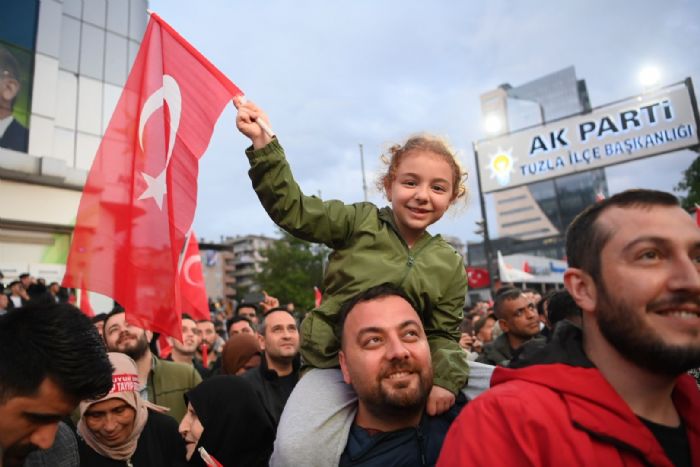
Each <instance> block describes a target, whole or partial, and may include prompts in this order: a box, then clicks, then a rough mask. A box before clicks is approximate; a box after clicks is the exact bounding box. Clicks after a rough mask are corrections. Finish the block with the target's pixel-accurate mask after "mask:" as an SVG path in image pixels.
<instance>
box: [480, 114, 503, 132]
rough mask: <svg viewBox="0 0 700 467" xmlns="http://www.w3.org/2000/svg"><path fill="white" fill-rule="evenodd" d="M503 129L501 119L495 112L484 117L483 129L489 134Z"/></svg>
mask: <svg viewBox="0 0 700 467" xmlns="http://www.w3.org/2000/svg"><path fill="white" fill-rule="evenodd" d="M502 129H503V120H501V118H500V117H499V116H498V115H496V114H489V115H487V116H486V117H484V130H486V133H488V134H489V135H495V134H498V133H500V131H501V130H502Z"/></svg>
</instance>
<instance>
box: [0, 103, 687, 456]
mask: <svg viewBox="0 0 700 467" xmlns="http://www.w3.org/2000/svg"><path fill="white" fill-rule="evenodd" d="M236 105H237V107H238V109H239V113H238V118H237V126H238V128H239V130H240V131H241V132H242V133H243V134H244V135H246V136H248V137H249V138H250V139H251V141H252V146H251V148H249V149H248V150H247V152H246V154H247V157H248V158H249V160H250V164H251V170H250V173H249V175H250V177H251V181H252V182H253V187H254V189H255V190H256V192H257V194H258V196H259V198H260V200H261V202H262V204H263V206H264V207H265V209H266V210H267V212H268V213H269V214H270V216H271V218H272V219H273V220H274V221H275V222H276V223H278V224H279V225H280V226H282V227H283V228H284V229H286V230H287V231H289V232H290V233H292V234H293V235H296V236H298V237H300V238H304V239H306V240H311V241H315V242H322V243H325V244H326V245H328V246H329V247H332V248H333V249H334V251H333V253H332V254H331V255H330V257H329V263H328V266H327V268H326V270H327V271H326V277H325V279H324V294H323V302H322V304H321V305H320V306H319V307H317V308H315V309H314V310H310V311H309V313H307V314H306V316H305V317H304V319H303V321H301V322H300V321H299V320H298V317H297V316H295V315H294V314H293V313H292V312H290V311H289V310H288V309H287V308H286V307H280V306H279V302H278V300H277V299H276V298H275V297H269V296H265V298H264V300H263V301H262V302H260V303H243V304H240V305H239V306H238V307H237V309H236V311H235V312H234V313H232V315H231V316H227V317H226V320H225V321H224V320H223V319H221V316H220V315H219V314H218V313H213V314H212V319H211V320H199V321H198V320H194V319H192V318H191V317H190V316H188V315H183V316H182V340H181V341H180V340H177V339H173V338H165V339H163V338H156V336H154V335H153V333H152V332H151V331H149V330H146V329H141V328H139V327H137V326H135V325H133V323H130V322H129V320H128V312H125V310H124V309H122V308H121V307H119V306H115V308H114V309H113V310H112V311H111V312H110V313H109V314H107V315H106V316H102V317H99V318H95V319H93V320H92V322H91V321H90V320H89V319H88V318H86V317H85V316H84V315H82V314H81V313H80V312H79V311H78V310H76V309H75V308H73V307H72V306H71V305H68V304H65V303H62V302H61V300H60V299H59V298H56V299H51V297H50V296H49V295H50V294H51V292H50V291H44V292H42V294H41V296H42V297H44V298H43V299H41V300H32V299H28V298H22V293H21V291H22V290H23V289H24V288H25V287H24V286H23V285H22V283H21V282H20V284H19V286H18V285H17V284H16V283H14V282H13V283H12V284H11V285H10V287H9V289H10V292H9V296H8V297H9V301H11V302H12V303H13V306H12V309H11V310H10V311H8V312H7V313H5V314H4V316H2V317H0V342H2V343H3V345H4V346H7V347H6V348H8V349H12V351H11V352H3V357H2V359H1V360H0V362H1V363H0V459H2V461H3V462H4V464H3V465H5V466H17V465H66V466H68V465H77V463H76V462H77V461H80V462H81V464H82V465H95V466H102V465H104V466H112V465H114V466H117V465H131V466H146V465H148V466H159V465H163V466H166V465H167V466H171V465H175V466H176V465H206V466H217V465H223V466H226V467H230V466H258V465H259V466H263V465H272V466H295V467H296V466H323V467H325V466H329V465H340V466H360V465H362V466H390V465H397V466H399V465H401V466H413V465H439V466H461V465H606V466H608V465H610V466H614V465H659V466H667V465H677V466H686V465H687V466H690V465H700V417H698V416H697V414H698V413H700V392H699V390H698V387H699V386H698V385H697V383H696V381H695V380H694V379H693V378H692V377H691V376H690V375H688V374H687V372H689V371H692V370H693V369H697V367H699V366H700V229H698V227H697V226H696V225H695V223H694V222H693V221H692V220H691V218H690V216H689V215H688V214H687V213H686V212H685V211H683V210H682V209H681V208H680V206H679V205H678V201H677V199H676V198H675V197H674V196H672V195H670V194H667V193H663V192H657V191H651V190H630V191H627V192H623V193H620V194H617V195H614V196H612V197H611V198H609V199H606V200H603V201H600V202H598V203H596V204H595V205H592V206H590V207H588V208H587V209H586V210H584V211H583V212H582V213H581V214H579V216H578V217H577V218H576V219H575V220H574V221H573V222H572V224H571V225H570V226H569V229H568V231H567V246H566V249H567V259H568V263H569V268H568V269H567V270H566V272H565V274H564V285H565V288H564V289H561V290H555V291H552V292H549V293H546V294H544V295H542V294H541V293H540V292H539V291H537V290H531V289H525V290H523V289H520V288H517V287H514V286H505V287H503V288H501V289H500V290H498V291H495V293H494V296H493V301H492V302H490V303H486V302H479V303H476V304H475V305H474V306H473V307H472V308H470V309H468V310H466V313H465V312H464V310H463V307H464V299H465V296H466V286H467V281H466V275H465V269H464V264H463V261H462V259H461V257H460V256H459V255H458V254H457V253H456V252H455V251H454V249H452V247H450V246H449V245H448V244H447V243H446V242H444V240H442V239H441V238H440V237H439V236H432V235H430V234H428V232H427V231H426V229H427V227H428V226H430V225H431V224H433V223H434V222H436V221H437V220H438V219H440V217H441V216H442V215H443V214H444V213H445V212H446V210H447V209H448V208H449V206H450V205H452V204H454V203H455V202H457V201H458V200H459V199H460V198H461V197H462V196H463V195H464V186H463V181H464V178H463V177H464V173H463V171H462V170H461V169H460V167H459V164H458V163H457V162H456V159H455V157H454V154H453V153H452V152H451V151H450V150H449V148H448V147H447V146H446V145H445V144H444V143H442V142H441V141H440V140H438V139H436V138H433V137H429V136H419V137H415V138H412V139H410V140H409V141H408V142H407V143H405V144H404V145H397V146H394V147H392V148H391V150H390V155H389V157H388V164H389V167H388V170H387V172H386V174H385V175H384V176H383V177H382V179H381V180H380V187H381V188H382V189H383V190H384V192H385V193H386V195H387V198H388V200H389V202H390V203H391V207H390V208H389V207H387V208H383V209H378V208H376V207H375V206H374V205H372V204H370V203H358V204H355V205H345V204H343V203H340V202H338V201H325V202H324V201H322V200H320V199H318V198H316V197H307V196H305V195H304V194H303V193H301V190H300V189H299V187H298V185H297V184H296V182H295V181H294V178H293V176H292V174H291V169H290V168H289V166H288V164H287V162H286V159H285V157H284V152H283V150H282V147H281V145H280V144H279V141H278V140H277V138H276V137H273V136H271V135H270V134H268V133H266V132H265V131H263V130H262V128H261V127H260V126H259V125H257V121H258V119H263V120H267V118H266V116H265V114H264V113H263V112H262V111H261V110H260V109H259V108H258V107H257V106H255V104H253V103H250V102H246V103H243V102H236ZM28 281H29V282H32V279H31V278H29V279H28ZM13 284H14V285H13ZM13 287H14V289H13ZM48 288H49V289H50V287H48ZM18 297H19V298H18ZM47 298H48V300H47ZM8 309H9V307H8ZM217 321H218V322H217ZM166 349H170V351H169V353H168V354H167V355H166V352H165V350H166ZM32 451H34V452H32Z"/></svg>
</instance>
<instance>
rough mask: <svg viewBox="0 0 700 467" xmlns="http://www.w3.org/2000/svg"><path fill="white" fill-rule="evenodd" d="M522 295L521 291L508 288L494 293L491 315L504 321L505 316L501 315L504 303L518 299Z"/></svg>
mask: <svg viewBox="0 0 700 467" xmlns="http://www.w3.org/2000/svg"><path fill="white" fill-rule="evenodd" d="M522 294H523V291H522V290H520V289H516V288H515V287H508V288H505V289H501V290H499V291H498V293H496V298H495V299H494V301H493V314H494V315H496V318H498V319H506V316H505V314H504V313H503V306H504V305H505V303H506V302H509V301H511V300H515V299H517V298H520V296H521V295H522Z"/></svg>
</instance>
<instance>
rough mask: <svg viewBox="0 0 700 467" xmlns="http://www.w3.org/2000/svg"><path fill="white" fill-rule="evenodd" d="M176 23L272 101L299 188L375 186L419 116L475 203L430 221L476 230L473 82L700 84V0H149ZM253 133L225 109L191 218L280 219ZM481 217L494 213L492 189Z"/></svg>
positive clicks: (345, 192)
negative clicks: (548, 79)
mask: <svg viewBox="0 0 700 467" xmlns="http://www.w3.org/2000/svg"><path fill="white" fill-rule="evenodd" d="M149 6H150V8H151V9H152V10H153V11H155V12H156V13H158V14H159V15H160V16H161V17H162V18H163V19H164V20H165V21H167V22H168V23H169V24H170V25H171V26H173V27H174V28H175V29H176V30H177V31H178V32H179V33H180V34H181V35H183V36H184V37H185V38H186V39H187V40H188V41H189V42H190V43H191V44H193V45H194V46H195V47H196V48H197V49H198V50H199V51H200V52H201V53H202V54H204V55H205V56H206V57H207V58H208V59H209V60H210V61H211V62H212V63H214V64H215V65H216V66H217V67H218V68H219V69H220V70H221V71H222V72H224V74H226V75H227V76H228V77H229V78H230V79H231V80H232V81H233V82H234V83H236V84H237V85H238V86H239V87H240V88H241V89H242V90H243V92H244V93H245V94H246V95H247V96H248V98H249V99H251V100H253V101H254V102H256V103H257V104H258V105H259V106H261V107H262V108H263V109H264V110H265V111H266V112H267V114H268V115H269V117H270V122H271V125H272V127H273V129H274V131H275V133H276V134H277V136H278V138H279V140H280V142H281V144H282V145H283V147H284V148H285V152H286V155H287V159H288V160H289V162H290V164H291V167H292V170H293V172H294V176H295V178H296V180H297V182H298V183H299V185H300V186H301V188H302V190H304V192H305V193H306V194H316V195H318V194H320V195H321V197H322V198H324V199H340V200H342V201H344V202H346V203H353V202H358V201H362V200H363V196H364V195H363V184H362V170H361V162H360V150H359V145H360V144H362V145H363V150H364V162H365V172H366V180H367V185H368V189H369V196H368V199H369V201H372V202H374V203H375V204H377V205H379V206H383V205H385V204H386V200H385V199H384V197H383V196H381V194H380V193H379V192H378V191H377V190H376V189H375V188H374V185H375V180H376V179H377V176H378V174H379V173H380V171H381V170H382V168H383V165H382V164H381V162H380V155H381V154H382V152H384V151H385V150H386V149H387V148H388V147H389V146H391V145H392V144H394V143H401V142H403V141H405V139H406V138H407V137H408V136H410V135H412V134H414V133H418V132H426V131H427V132H430V133H434V134H437V135H439V136H442V137H445V138H447V140H448V141H449V142H450V143H451V145H452V146H453V147H454V148H455V149H456V150H457V152H458V154H459V156H460V159H461V161H462V163H463V164H464V165H465V167H466V168H467V170H468V172H469V187H468V188H469V190H470V197H469V199H468V201H467V203H466V204H465V205H463V206H460V207H459V208H458V209H455V210H452V211H453V212H448V213H447V214H446V215H445V216H444V217H443V219H441V220H440V221H439V222H438V223H436V224H435V225H433V226H431V227H430V229H429V230H430V232H431V233H441V234H444V235H451V236H455V237H458V238H459V239H461V240H462V241H478V240H479V237H478V236H477V235H476V234H475V233H474V230H475V228H476V226H475V222H476V221H477V220H480V219H481V218H482V214H481V211H480V208H479V197H478V192H477V186H476V175H475V172H474V170H475V169H474V155H473V153H472V149H471V148H472V142H473V141H476V140H479V139H482V138H484V137H485V133H484V131H483V129H482V128H483V124H482V122H481V115H480V106H479V96H480V95H481V94H482V93H484V92H487V91H490V90H492V89H495V88H496V87H497V86H498V85H500V84H502V83H506V82H507V83H510V84H511V85H513V86H518V85H520V84H523V83H526V82H528V81H531V80H533V79H536V78H539V77H541V76H543V75H546V74H549V73H552V72H555V71H558V70H560V69H562V68H566V67H568V66H571V65H573V66H575V68H576V74H577V77H578V79H585V81H586V84H587V87H588V93H589V96H590V100H591V104H592V105H593V107H597V106H601V105H604V104H606V103H609V102H613V101H617V100H620V99H623V98H627V97H630V96H633V95H636V94H638V93H640V92H642V90H643V87H642V85H641V84H640V82H639V78H638V74H639V71H640V70H641V69H642V68H643V67H644V66H647V65H654V66H656V67H658V68H659V69H660V71H661V83H662V84H671V83H675V82H678V81H681V80H683V79H685V78H686V77H691V78H692V79H693V81H694V84H695V86H696V88H697V87H698V86H700V84H699V83H700V53H698V52H699V51H700V50H699V49H698V47H700V46H699V45H698V44H700V2H697V1H694V0H664V1H649V0H639V1H615V0H587V1H582V0H572V1H567V2H561V1H554V0H547V1H535V0H533V1H528V2H515V1H512V0H511V1H506V0H489V1H474V0H469V1H458V0H444V1H435V2H426V1H414V0H401V1H398V0H385V1H381V2H380V1H376V0H374V1H371V0H353V1H347V0H344V1H343V0H341V1H332V2H329V1H321V0H297V1H294V2H289V1H287V2H284V1H278V0H267V1H264V2H241V1H225V0H208V1H206V2H192V1H189V0H150V2H149ZM248 145H249V141H248V140H247V139H246V138H244V137H243V136H242V135H241V134H239V133H238V132H237V130H236V128H235V109H233V107H232V106H229V107H228V108H227V109H226V110H225V111H224V113H223V114H222V116H221V118H220V119H219V122H218V124H217V127H216V129H215V131H214V135H213V137H212V140H211V143H210V145H209V148H208V150H207V152H206V153H205V155H204V156H203V157H202V159H201V160H200V173H199V195H198V206H197V212H196V215H195V222H194V229H195V232H196V233H197V235H198V237H199V239H200V241H202V240H203V239H204V240H207V241H219V240H220V238H221V236H235V235H248V234H255V235H258V234H262V235H268V236H277V235H278V230H277V227H276V226H275V225H274V223H273V222H272V221H271V220H270V218H269V217H268V216H267V214H266V213H265V211H264V210H263V209H262V207H261V206H260V202H259V201H258V199H257V197H256V195H255V193H254V191H253V189H252V187H251V183H250V180H249V178H248V175H247V170H248V162H247V159H246V157H245V154H244V150H245V148H246V147H247V146H248ZM696 156H697V155H696V153H694V152H691V151H688V150H686V151H678V152H675V153H671V154H666V155H663V156H657V157H651V158H647V159H644V160H640V161H636V162H629V163H626V164H621V165H617V166H614V167H609V168H607V169H606V175H607V179H608V187H609V192H610V194H613V193H616V192H619V191H622V190H625V189H628V188H634V187H643V188H654V189H660V190H665V191H672V189H673V186H674V185H675V184H676V183H678V181H680V179H681V176H682V174H681V173H682V171H683V170H685V169H686V168H687V167H688V166H689V165H690V164H691V162H692V161H693V160H694V158H695V157H696ZM486 203H487V210H488V211H489V214H488V216H489V217H488V220H489V223H490V225H492V226H493V225H495V215H494V214H493V207H492V195H487V196H486Z"/></svg>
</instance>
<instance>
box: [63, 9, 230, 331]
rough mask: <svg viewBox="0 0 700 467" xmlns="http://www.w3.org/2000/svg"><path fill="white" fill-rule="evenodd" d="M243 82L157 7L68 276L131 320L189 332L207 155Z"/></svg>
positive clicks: (104, 153) (107, 139)
mask: <svg viewBox="0 0 700 467" xmlns="http://www.w3.org/2000/svg"><path fill="white" fill-rule="evenodd" d="M238 95H242V92H241V91H240V89H238V87H236V85H235V84H233V83H232V82H231V81H230V80H229V79H228V78H226V77H225V76H224V75H223V74H222V73H221V72H220V71H219V70H217V69H216V68H215V67H214V66H213V65H212V64H211V63H209V61H207V59H206V58H204V57H203V56H202V55H201V54H200V53H199V52H197V50H195V49H194V47H192V46H191V45H190V44H188V43H187V42H186V41H185V40H184V39H183V38H182V37H180V35H179V34H178V33H177V32H175V31H174V30H173V29H172V28H171V27H170V26H169V25H168V24H166V23H165V22H164V21H163V20H162V19H160V18H159V17H158V16H157V15H156V14H151V18H150V21H149V23H148V27H147V28H146V33H145V35H144V38H143V41H142V43H141V48H140V49H139V52H138V55H137V56H136V60H135V61H134V65H133V67H132V69H131V72H130V74H129V77H128V79H127V82H126V85H125V86H124V90H123V92H122V95H121V97H120V98H119V102H118V103H117V106H116V109H115V111H114V114H113V115H112V119H111V120H110V122H109V126H108V127H107V130H106V132H105V135H104V138H103V139H102V142H101V143H100V147H99V148H98V150H97V154H96V155H95V159H94V161H93V164H92V168H91V169H90V173H89V174H88V178H87V181H86V183H85V188H84V191H83V195H82V198H81V200H80V207H79V209H78V215H77V220H76V224H75V231H74V235H73V241H72V243H71V248H70V252H69V256H68V262H67V265H66V275H65V276H64V279H63V285H64V286H66V287H82V286H83V285H84V286H85V288H87V289H89V290H93V291H96V292H100V293H102V294H104V295H107V296H109V297H112V298H113V299H114V300H116V301H117V302H119V303H120V304H121V305H122V306H123V307H124V308H125V310H126V318H127V320H128V321H129V322H130V323H133V324H135V325H137V326H140V327H142V328H145V329H150V330H153V331H156V332H160V333H161V334H166V335H169V336H173V337H175V338H178V339H182V329H181V324H180V310H181V297H180V290H179V284H180V281H179V277H178V276H179V269H178V266H179V265H180V263H181V260H182V256H181V255H183V254H184V252H185V248H184V247H185V237H186V234H187V233H188V232H189V231H190V228H191V225H192V219H193V216H194V210H195V205H196V201H197V173H198V169H199V168H198V163H199V158H200V157H201V156H202V154H203V153H204V151H205V150H206V148H207V146H208V145H209V140H210V139H211V135H212V132H213V130H214V124H215V123H216V121H217V120H218V118H219V116H220V115H221V112H222V111H223V109H224V107H225V106H226V104H227V103H228V102H229V101H231V99H232V98H233V97H234V96H238Z"/></svg>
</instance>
